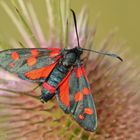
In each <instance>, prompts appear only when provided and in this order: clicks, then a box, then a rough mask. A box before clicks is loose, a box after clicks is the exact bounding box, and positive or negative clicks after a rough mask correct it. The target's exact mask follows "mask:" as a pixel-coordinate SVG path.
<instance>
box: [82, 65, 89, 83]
mask: <svg viewBox="0 0 140 140" xmlns="http://www.w3.org/2000/svg"><path fill="white" fill-rule="evenodd" d="M81 69H82V73H83V75H84V77H85V78H86V80H87V82H88V77H87V74H86V71H85V68H84V67H83V66H81Z"/></svg>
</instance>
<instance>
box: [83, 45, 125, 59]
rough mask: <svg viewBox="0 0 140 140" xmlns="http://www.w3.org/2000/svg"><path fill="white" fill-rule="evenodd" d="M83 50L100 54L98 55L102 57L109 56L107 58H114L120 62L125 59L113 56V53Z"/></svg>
mask: <svg viewBox="0 0 140 140" xmlns="http://www.w3.org/2000/svg"><path fill="white" fill-rule="evenodd" d="M82 50H85V51H90V52H94V53H98V54H102V55H107V56H111V57H114V58H118V59H119V60H120V61H123V59H122V58H121V57H120V56H118V55H116V54H113V53H108V52H98V51H94V50H89V49H85V48H82Z"/></svg>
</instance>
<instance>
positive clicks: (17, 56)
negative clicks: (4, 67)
mask: <svg viewBox="0 0 140 140" xmlns="http://www.w3.org/2000/svg"><path fill="white" fill-rule="evenodd" d="M11 57H12V59H13V60H18V59H19V54H18V53H17V52H12V54H11Z"/></svg>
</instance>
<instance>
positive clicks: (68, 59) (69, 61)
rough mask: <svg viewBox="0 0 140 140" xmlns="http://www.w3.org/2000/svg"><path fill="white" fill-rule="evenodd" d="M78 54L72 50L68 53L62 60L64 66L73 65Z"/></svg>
mask: <svg viewBox="0 0 140 140" xmlns="http://www.w3.org/2000/svg"><path fill="white" fill-rule="evenodd" d="M76 59H77V56H76V53H74V52H70V53H67V54H66V55H65V57H64V59H63V61H62V64H63V65H64V66H72V65H73V64H74V63H75V62H76Z"/></svg>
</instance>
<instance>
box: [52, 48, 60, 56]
mask: <svg viewBox="0 0 140 140" xmlns="http://www.w3.org/2000/svg"><path fill="white" fill-rule="evenodd" d="M59 54H60V49H54V50H53V51H51V52H50V57H51V58H52V57H55V56H57V55H59Z"/></svg>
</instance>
